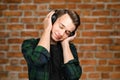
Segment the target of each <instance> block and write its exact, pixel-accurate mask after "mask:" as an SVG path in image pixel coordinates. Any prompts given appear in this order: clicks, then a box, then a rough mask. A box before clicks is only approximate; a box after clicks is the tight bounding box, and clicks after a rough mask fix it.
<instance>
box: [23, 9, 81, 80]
mask: <svg viewBox="0 0 120 80" xmlns="http://www.w3.org/2000/svg"><path fill="white" fill-rule="evenodd" d="M79 25H80V18H79V16H78V14H77V13H76V12H74V11H71V10H66V9H62V10H55V11H51V12H50V13H49V14H48V15H47V16H46V18H45V19H44V21H43V26H44V32H43V34H42V36H41V38H39V39H34V38H33V39H28V40H25V41H24V42H23V44H22V53H23V55H24V57H25V59H26V62H27V65H28V75H29V80H79V78H80V76H81V74H82V69H81V66H80V65H79V60H78V56H77V51H76V48H75V46H74V45H73V44H72V43H70V42H71V41H72V40H73V39H74V38H75V37H76V33H75V31H76V29H77V28H78V26H79Z"/></svg>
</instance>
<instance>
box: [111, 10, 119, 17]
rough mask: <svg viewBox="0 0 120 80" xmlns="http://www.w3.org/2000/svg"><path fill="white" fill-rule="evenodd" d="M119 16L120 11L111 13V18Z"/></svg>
mask: <svg viewBox="0 0 120 80" xmlns="http://www.w3.org/2000/svg"><path fill="white" fill-rule="evenodd" d="M119 15H120V13H119V11H117V10H112V11H111V16H119Z"/></svg>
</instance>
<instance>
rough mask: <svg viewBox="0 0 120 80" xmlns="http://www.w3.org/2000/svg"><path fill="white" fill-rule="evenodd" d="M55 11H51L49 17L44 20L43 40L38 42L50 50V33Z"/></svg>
mask: <svg viewBox="0 0 120 80" xmlns="http://www.w3.org/2000/svg"><path fill="white" fill-rule="evenodd" d="M53 13H54V11H51V12H50V13H49V14H48V15H47V17H46V18H45V19H44V21H43V25H44V32H43V34H42V36H41V40H40V41H39V43H38V46H43V47H45V48H46V49H47V50H48V52H50V34H51V29H52V22H51V16H52V15H53Z"/></svg>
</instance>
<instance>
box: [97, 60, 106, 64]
mask: <svg viewBox="0 0 120 80" xmlns="http://www.w3.org/2000/svg"><path fill="white" fill-rule="evenodd" d="M98 64H99V65H106V64H107V60H99V61H98Z"/></svg>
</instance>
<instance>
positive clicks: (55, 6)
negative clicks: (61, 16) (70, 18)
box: [50, 4, 67, 9]
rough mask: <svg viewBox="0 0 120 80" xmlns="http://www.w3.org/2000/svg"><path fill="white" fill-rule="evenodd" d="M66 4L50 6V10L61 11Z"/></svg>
mask: <svg viewBox="0 0 120 80" xmlns="http://www.w3.org/2000/svg"><path fill="white" fill-rule="evenodd" d="M66 6H67V5H66V4H50V9H63V8H66Z"/></svg>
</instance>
